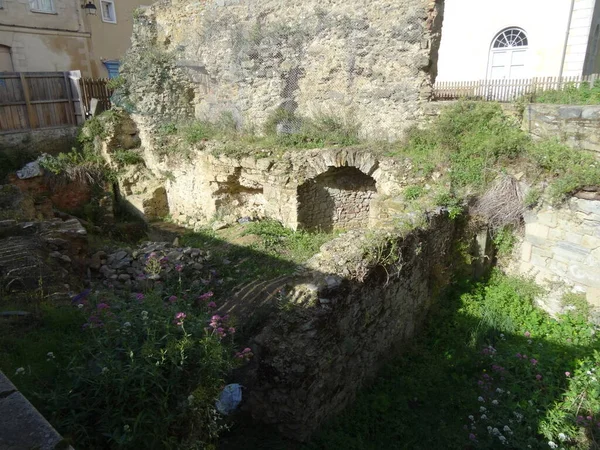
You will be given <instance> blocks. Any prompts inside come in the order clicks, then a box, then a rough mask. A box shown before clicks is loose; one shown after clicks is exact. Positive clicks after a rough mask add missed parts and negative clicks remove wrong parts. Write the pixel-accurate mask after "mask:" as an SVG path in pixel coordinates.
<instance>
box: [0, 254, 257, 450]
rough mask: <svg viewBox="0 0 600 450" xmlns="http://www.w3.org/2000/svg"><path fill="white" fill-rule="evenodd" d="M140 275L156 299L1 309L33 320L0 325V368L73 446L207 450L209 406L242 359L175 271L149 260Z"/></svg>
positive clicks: (208, 302) (129, 297) (200, 295)
mask: <svg viewBox="0 0 600 450" xmlns="http://www.w3.org/2000/svg"><path fill="white" fill-rule="evenodd" d="M145 272H146V274H147V275H148V276H151V275H155V274H158V273H160V274H161V276H162V280H163V284H162V288H161V289H160V290H157V289H154V288H152V286H151V283H149V284H148V288H147V289H145V290H144V291H143V292H137V293H130V294H128V293H123V294H119V295H116V294H111V293H109V292H102V293H91V292H90V291H89V290H87V291H84V292H82V293H81V294H79V295H78V296H76V297H75V298H74V299H73V301H72V302H71V305H64V306H60V305H56V304H55V303H54V304H50V303H45V302H42V303H41V304H40V303H39V299H38V301H37V302H34V301H31V302H27V303H26V304H22V305H7V304H5V303H3V304H2V305H1V306H2V309H5V308H7V307H11V308H12V307H15V308H16V309H23V308H29V309H31V308H33V312H34V316H33V317H34V321H33V322H25V323H20V322H19V321H14V322H7V321H6V320H3V321H2V322H0V327H1V328H0V331H1V332H0V368H1V369H2V370H3V371H4V372H6V373H7V374H8V375H9V376H10V377H11V378H12V380H13V381H14V383H15V384H16V385H17V386H18V387H19V389H20V390H21V391H22V392H23V393H24V394H25V395H26V396H27V397H28V398H30V399H31V400H32V401H33V402H34V403H35V405H36V406H37V407H38V408H39V409H40V410H41V411H42V413H44V414H45V416H46V417H47V418H48V419H49V420H50V422H51V423H52V424H53V425H54V426H55V427H56V428H57V429H58V430H59V432H61V434H62V435H63V437H65V439H66V440H67V441H69V442H70V443H72V444H73V445H76V446H78V447H81V448H87V449H92V450H93V449H108V448H119V449H139V448H151V449H190V450H191V449H206V448H214V447H211V446H212V445H214V443H215V442H216V439H217V437H218V435H219V434H220V432H221V431H222V428H223V422H222V420H221V418H220V415H219V414H218V413H217V412H216V411H215V408H214V401H215V398H216V397H217V396H218V394H219V392H220V390H221V388H222V386H223V384H224V377H225V375H226V374H227V373H228V372H229V371H230V370H231V369H232V368H233V367H234V366H235V365H236V364H237V363H239V362H241V361H243V359H244V358H243V357H240V358H235V357H234V353H235V347H234V336H235V329H234V328H231V327H230V325H229V324H228V323H227V318H224V317H219V316H217V315H213V314H214V313H213V312H212V311H214V308H215V303H213V299H215V298H216V301H218V298H217V297H213V294H212V292H210V291H209V292H207V291H206V289H207V288H206V287H204V286H202V287H198V286H197V283H196V284H194V283H193V281H194V280H193V279H191V278H190V277H189V276H188V275H186V274H187V273H188V272H187V271H186V268H185V267H177V266H176V265H175V263H174V262H169V261H168V260H167V259H166V258H164V257H163V256H162V255H160V254H149V255H148V256H147V261H146V270H145ZM207 272H208V270H207ZM194 286H196V287H194ZM211 316H212V318H211ZM209 322H210V324H209V325H207V324H208V323H209ZM244 355H247V353H245V354H244ZM236 361H237V363H236Z"/></svg>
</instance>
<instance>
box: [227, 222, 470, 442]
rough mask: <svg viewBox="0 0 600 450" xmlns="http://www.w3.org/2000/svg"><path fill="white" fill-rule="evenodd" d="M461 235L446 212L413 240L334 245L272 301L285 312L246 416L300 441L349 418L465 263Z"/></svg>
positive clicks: (263, 333)
mask: <svg viewBox="0 0 600 450" xmlns="http://www.w3.org/2000/svg"><path fill="white" fill-rule="evenodd" d="M460 236H461V232H460V230H459V229H458V228H457V222H456V221H452V220H450V219H448V217H447V215H444V214H440V215H436V216H433V217H432V218H431V220H430V223H429V226H428V227H427V228H426V229H420V230H415V231H413V232H411V233H410V234H408V235H407V236H406V237H404V238H402V237H400V236H389V237H388V238H387V239H384V240H381V241H380V240H377V238H374V237H373V235H371V234H370V233H368V232H365V231H358V230H355V231H351V232H348V233H346V234H344V235H343V236H341V237H340V238H338V239H335V240H333V241H331V242H329V243H327V244H325V245H324V246H323V247H322V248H321V252H320V253H319V254H317V255H316V256H315V257H314V258H313V259H311V260H310V261H309V262H308V265H307V268H308V272H307V273H305V274H304V275H302V276H301V277H299V278H298V279H295V280H293V281H290V282H288V286H289V288H287V289H284V291H285V294H281V295H283V297H281V295H280V296H276V297H275V298H274V299H272V300H271V303H274V304H277V303H278V302H279V303H278V304H279V308H276V309H275V313H274V314H272V315H271V316H270V317H269V319H268V320H266V321H265V323H264V324H263V325H261V327H259V328H258V329H259V330H260V331H259V334H258V335H257V336H256V337H255V338H254V340H253V342H251V343H250V347H251V348H252V351H253V352H254V354H255V358H253V360H252V362H251V363H250V365H249V366H248V367H246V368H245V369H244V370H243V372H242V373H241V374H240V377H241V380H242V383H243V384H244V386H246V387H247V389H246V393H245V396H246V402H245V405H244V408H246V409H247V410H249V411H250V412H251V414H252V415H253V416H254V417H255V418H257V419H258V420H261V421H264V422H267V423H270V424H274V425H276V426H278V427H279V429H280V430H281V431H282V432H283V433H285V434H287V435H288V436H290V437H292V438H294V439H303V438H306V437H307V436H308V435H309V434H310V433H311V432H312V431H314V430H315V428H316V427H317V426H318V425H319V424H321V423H322V422H323V421H324V420H325V419H326V418H328V417H329V416H331V415H332V414H335V413H336V412H339V411H340V410H342V409H343V408H344V406H346V405H347V404H348V403H349V402H351V401H352V399H353V398H354V395H355V393H356V391H357V390H358V389H359V387H360V386H361V385H362V384H363V383H364V382H365V381H366V380H368V379H369V377H372V376H374V375H375V374H376V372H377V369H378V368H379V367H380V366H381V365H382V364H383V363H384V362H385V361H386V360H387V359H388V358H389V357H390V355H392V354H394V353H395V352H396V351H400V350H401V349H402V347H403V345H406V344H407V342H408V341H409V340H410V339H411V338H412V337H413V336H414V335H415V333H417V332H418V330H419V329H420V327H421V325H422V324H423V323H424V320H425V318H426V316H427V313H428V311H429V308H430V306H431V305H432V304H433V303H434V301H435V299H436V295H437V294H438V293H439V289H441V288H443V287H444V286H445V285H446V284H447V282H448V281H449V280H450V278H451V277H450V274H451V272H452V270H453V264H454V263H455V262H456V261H458V260H459V258H456V257H453V256H454V255H453V254H452V250H451V249H452V245H453V242H455V239H457V238H459V237H460ZM376 242H377V243H379V244H380V245H377V243H376ZM377 248H379V249H380V250H381V253H377V251H375V253H372V251H373V249H377ZM376 255H379V256H376ZM388 257H390V258H389V259H387V260H388V263H389V264H387V265H386V264H384V263H383V260H384V259H386V258H388ZM384 266H385V268H384ZM245 300H246V302H247V301H248V296H247V297H246V298H245ZM256 303H257V304H256V305H254V307H252V305H247V304H246V305H244V306H243V307H244V308H246V310H248V311H251V312H250V314H249V315H248V316H246V319H248V317H251V316H252V314H256V313H255V311H258V310H260V309H261V308H264V307H265V301H264V298H258V299H257V300H256ZM230 310H231V311H233V313H235V308H234V307H231V306H230V307H229V309H228V311H230Z"/></svg>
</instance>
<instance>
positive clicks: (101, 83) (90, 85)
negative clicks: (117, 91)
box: [79, 78, 113, 111]
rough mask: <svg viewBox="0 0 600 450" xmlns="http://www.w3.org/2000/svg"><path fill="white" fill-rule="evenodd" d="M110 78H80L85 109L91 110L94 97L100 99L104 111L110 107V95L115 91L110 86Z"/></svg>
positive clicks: (99, 102)
mask: <svg viewBox="0 0 600 450" xmlns="http://www.w3.org/2000/svg"><path fill="white" fill-rule="evenodd" d="M107 83H108V78H80V80H79V87H80V89H81V101H82V103H83V108H84V109H85V111H90V109H91V101H92V98H96V99H98V104H99V106H100V108H101V110H102V111H105V110H107V109H110V106H111V103H110V97H111V95H112V93H113V90H112V89H109V88H108V85H107Z"/></svg>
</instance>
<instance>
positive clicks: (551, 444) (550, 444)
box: [548, 441, 558, 448]
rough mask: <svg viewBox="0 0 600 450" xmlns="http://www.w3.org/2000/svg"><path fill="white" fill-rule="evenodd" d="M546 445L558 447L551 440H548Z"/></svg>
mask: <svg viewBox="0 0 600 450" xmlns="http://www.w3.org/2000/svg"><path fill="white" fill-rule="evenodd" d="M548 446H549V447H550V448H558V445H556V444H555V443H554V442H552V441H548Z"/></svg>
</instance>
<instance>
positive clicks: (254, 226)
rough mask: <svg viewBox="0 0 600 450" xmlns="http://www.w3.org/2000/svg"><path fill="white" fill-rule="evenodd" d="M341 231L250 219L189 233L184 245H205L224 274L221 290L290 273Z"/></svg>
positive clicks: (183, 240) (216, 265) (199, 246)
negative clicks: (294, 227) (295, 228)
mask: <svg viewBox="0 0 600 450" xmlns="http://www.w3.org/2000/svg"><path fill="white" fill-rule="evenodd" d="M338 233H339V232H333V233H320V232H317V233H311V232H307V231H292V230H290V229H289V228H286V227H284V226H283V225H281V223H279V222H277V221H274V220H264V221H258V222H251V223H248V224H245V225H237V226H234V227H231V228H227V229H224V230H219V231H216V232H215V231H213V230H211V229H205V230H200V231H198V232H194V233H192V232H189V233H187V234H185V235H183V236H182V237H181V238H180V243H181V245H184V246H190V247H196V248H203V249H207V250H208V251H210V253H211V255H212V256H213V258H214V262H213V264H214V266H215V269H216V270H217V271H218V272H219V273H220V275H221V276H222V277H223V280H224V283H223V286H222V291H220V292H221V293H223V294H224V295H225V294H226V293H227V291H228V289H229V288H231V287H233V286H235V285H237V284H242V283H246V282H250V281H255V280H259V279H269V278H276V277H278V276H282V275H291V274H293V273H294V272H295V271H297V270H298V268H299V267H300V266H301V264H302V263H304V262H306V260H308V259H309V258H310V257H311V256H313V255H314V254H315V253H317V252H318V251H319V248H320V247H321V245H323V244H324V243H325V242H327V241H329V240H331V239H333V238H334V237H335V236H336V235H337V234H338Z"/></svg>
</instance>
